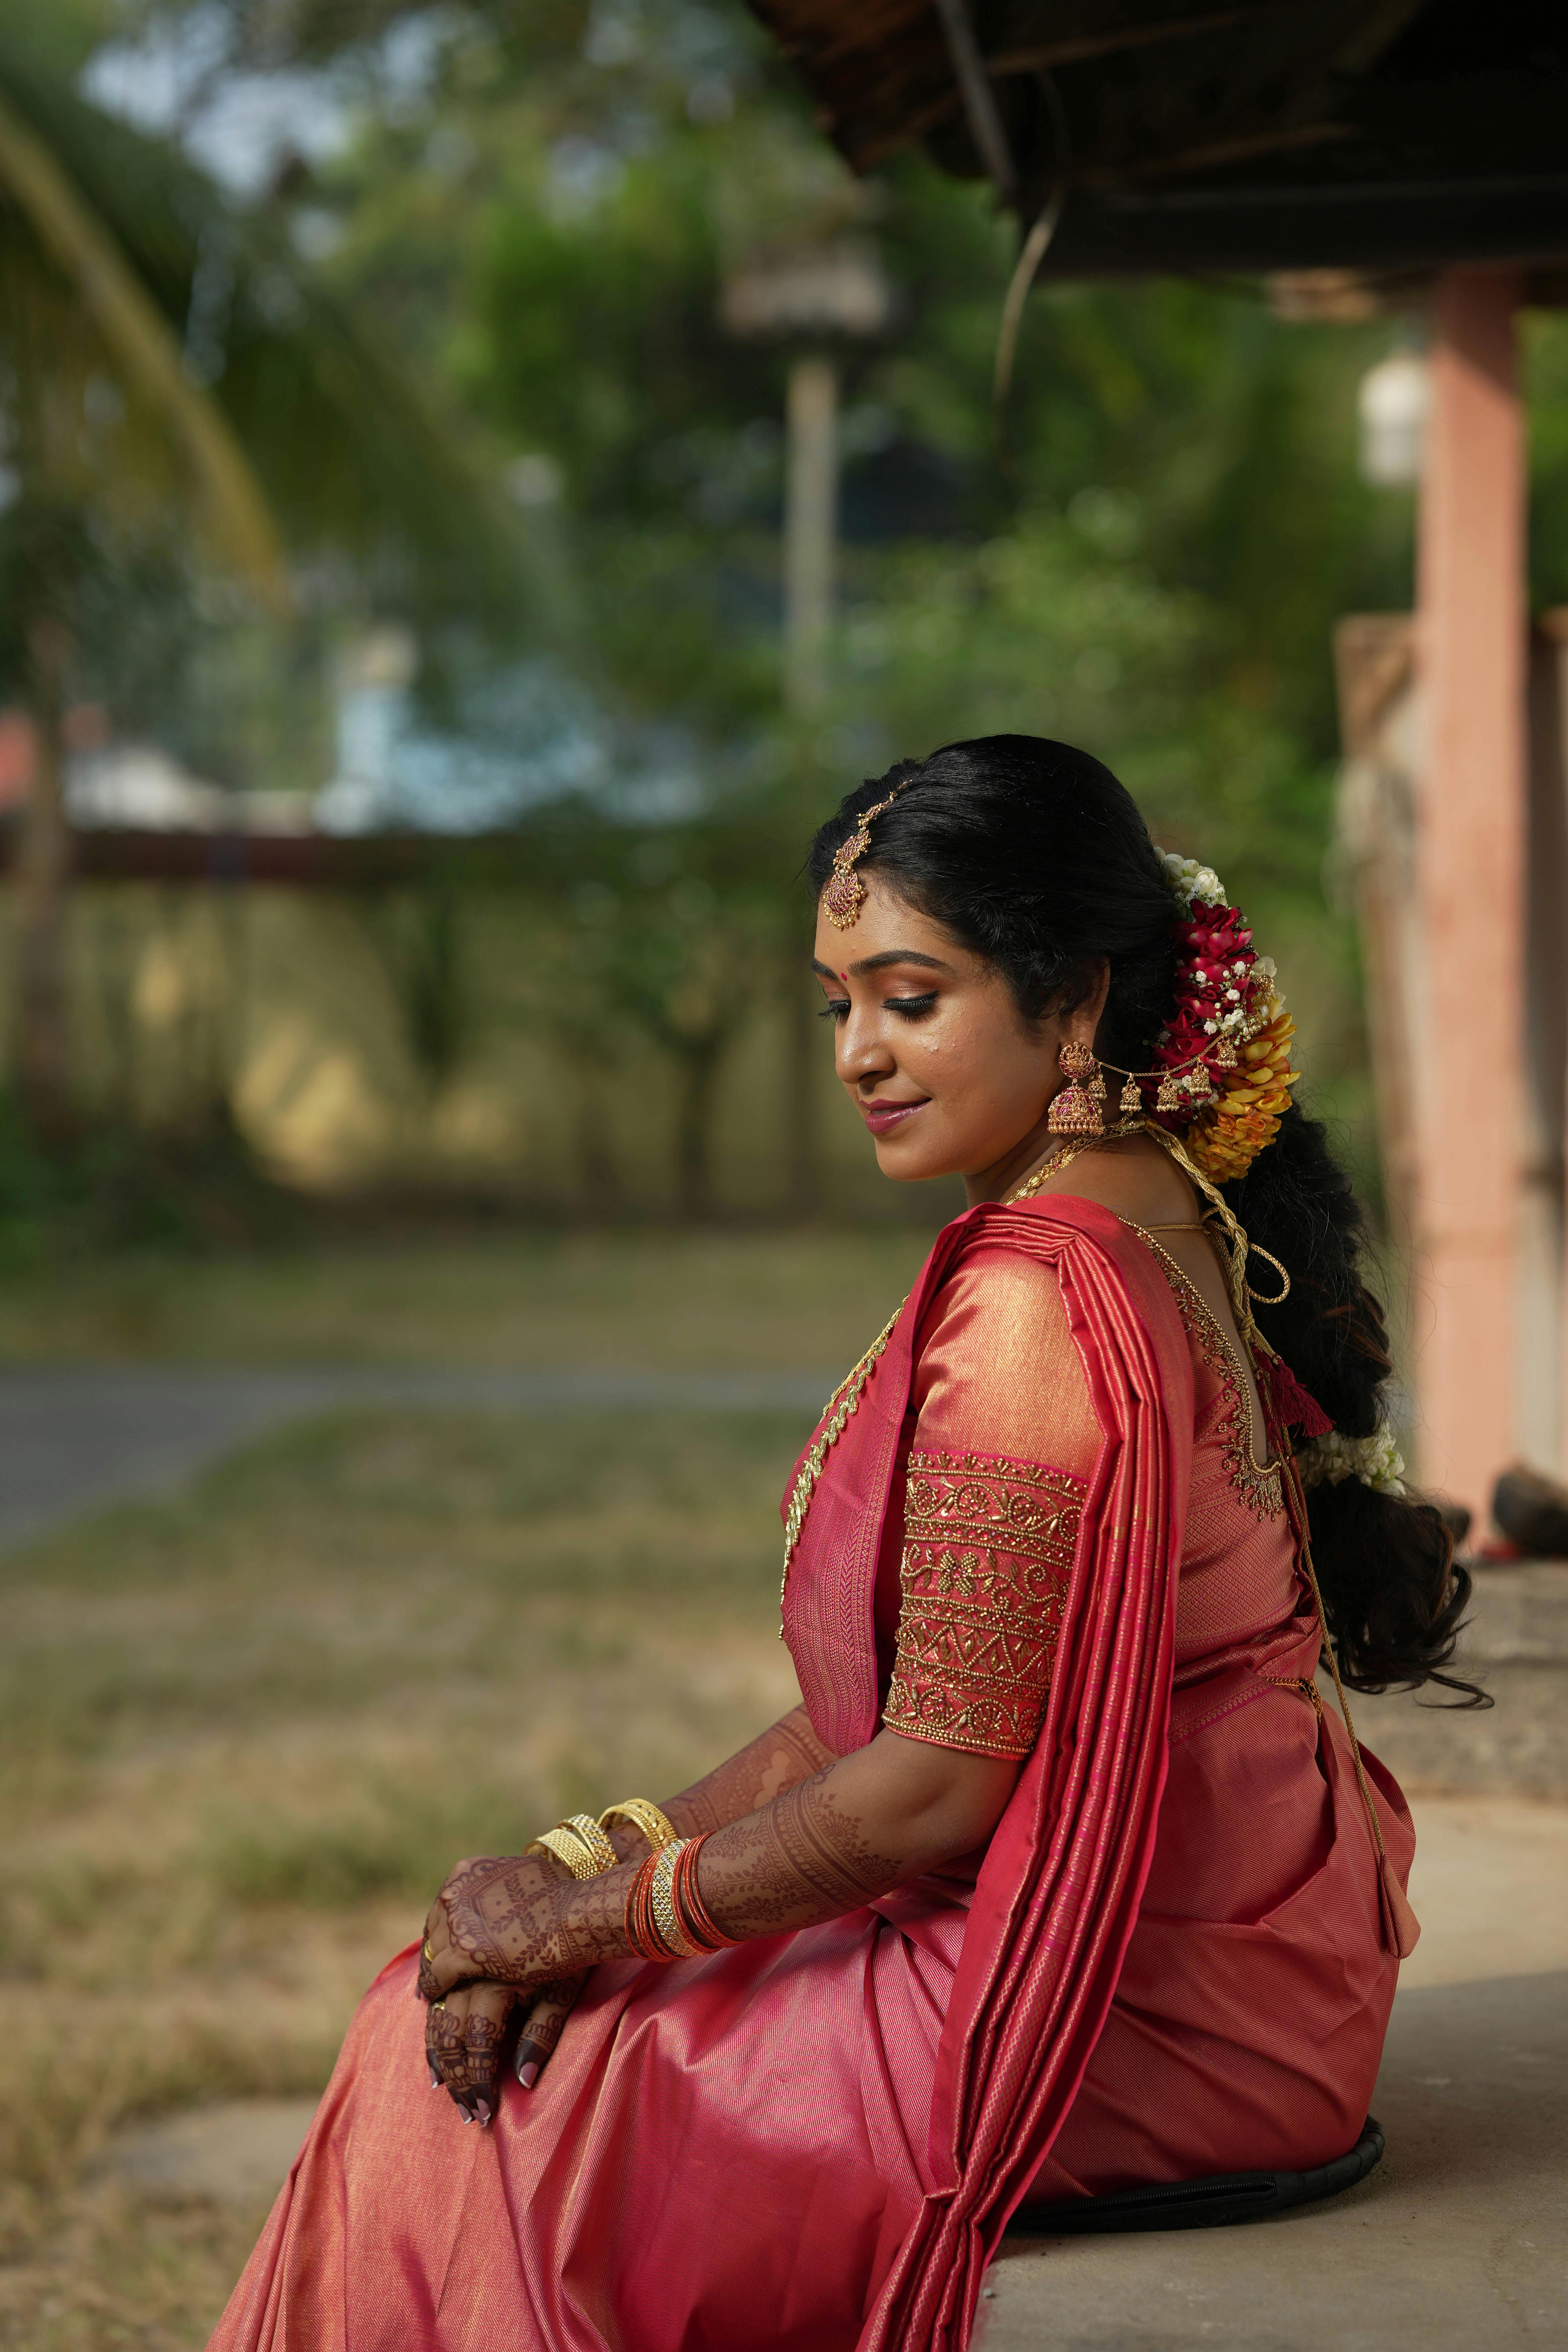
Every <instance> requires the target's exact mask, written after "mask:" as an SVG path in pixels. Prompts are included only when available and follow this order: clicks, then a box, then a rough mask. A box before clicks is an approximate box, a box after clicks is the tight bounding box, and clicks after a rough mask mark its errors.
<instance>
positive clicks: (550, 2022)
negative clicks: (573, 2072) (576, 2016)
mask: <svg viewBox="0 0 1568 2352" xmlns="http://www.w3.org/2000/svg"><path fill="white" fill-rule="evenodd" d="M587 1981H588V1977H587V1972H586V1970H584V1973H583V1974H582V1975H581V1976H575V1977H563V1978H562V1979H560V1981H559V1982H558V1983H555V1984H542V1985H541V1986H540V1987H539V1989H538V1990H537V1991H536V1992H535V1994H534V1997H533V2006H532V2008H531V2010H530V2011H529V2012H528V2015H527V2016H526V2018H525V2019H524V2020H523V2024H522V2032H521V2033H520V2034H519V2036H518V2042H517V2054H516V2056H515V2058H514V2059H513V2061H512V2072H513V2073H514V2074H516V2076H517V2079H518V2081H519V2082H520V2083H521V2084H522V2087H523V2089H524V2090H525V2091H531V2090H532V2088H533V2086H534V2084H535V2083H537V2082H538V2080H539V2077H540V2074H541V2071H542V2069H543V2067H544V2066H545V2065H546V2064H547V2063H549V2060H550V2058H551V2056H552V2053H553V2052H554V2050H555V2048H556V2045H557V2043H558V2042H560V2040H561V2036H562V2035H563V2032H565V2030H566V2021H567V2019H568V2018H569V2017H570V2016H571V2014H572V2011H573V2010H574V2008H575V2007H576V2005H577V2001H578V1999H579V1997H580V1995H581V1993H582V1990H583V1988H584V1985H585V1984H586V1983H587Z"/></svg>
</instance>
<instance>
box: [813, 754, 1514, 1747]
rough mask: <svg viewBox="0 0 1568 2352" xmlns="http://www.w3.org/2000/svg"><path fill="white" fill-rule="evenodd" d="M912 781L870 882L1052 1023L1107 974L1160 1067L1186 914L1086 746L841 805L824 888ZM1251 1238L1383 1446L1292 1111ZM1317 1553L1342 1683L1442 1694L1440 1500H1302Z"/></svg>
mask: <svg viewBox="0 0 1568 2352" xmlns="http://www.w3.org/2000/svg"><path fill="white" fill-rule="evenodd" d="M896 784H907V785H909V786H910V789H909V790H908V791H905V792H903V793H900V796H899V798H898V799H897V800H896V801H895V802H894V803H893V805H892V806H891V808H889V810H888V811H887V812H886V814H884V815H882V816H880V817H879V818H878V820H877V823H876V825H875V826H874V828H873V829H872V835H871V845H870V847H869V849H868V851H867V852H866V853H865V855H864V856H862V857H861V858H860V859H859V860H858V866H857V871H858V872H861V873H868V872H872V871H875V872H878V873H879V874H881V875H883V876H885V877H886V879H887V880H888V882H889V885H890V886H891V887H893V888H894V889H895V890H896V891H897V892H898V894H899V896H900V898H904V899H906V900H908V902H909V903H910V905H911V906H913V907H917V908H919V909H920V911H921V913H922V914H925V915H927V916H929V917H930V918H931V919H932V920H933V921H934V922H938V923H941V924H942V927H943V929H946V930H948V931H950V932H951V933H952V936H953V937H954V938H955V939H957V940H962V941H963V945H964V946H965V947H967V948H969V949H971V950H973V952H974V953H976V954H978V955H981V956H984V958H985V960H986V961H988V962H990V963H992V964H994V966H995V967H996V969H997V970H998V971H1000V972H1001V973H1002V974H1003V976H1004V977H1005V980H1006V981H1007V982H1008V985H1009V986H1010V988H1011V989H1012V992H1013V994H1014V998H1015V1000H1016V1003H1017V1005H1018V1009H1019V1011H1020V1013H1022V1014H1023V1015H1024V1017H1025V1018H1026V1020H1031V1021H1033V1020H1037V1019H1039V1018H1040V1017H1041V1015H1042V1014H1044V1013H1047V1012H1053V1011H1062V1010H1066V1009H1070V1007H1071V1006H1072V1005H1074V1004H1075V1003H1081V1002H1082V1000H1083V998H1084V997H1085V996H1086V995H1087V994H1088V992H1089V990H1090V988H1091V987H1092V986H1093V984H1094V979H1095V975H1096V973H1097V971H1098V970H1099V968H1100V963H1101V961H1103V962H1104V963H1106V964H1108V965H1109V967H1110V989H1109V992H1108V995H1107V998H1106V1003H1105V1011H1104V1013H1103V1015H1102V1017H1101V1020H1100V1028H1099V1031H1098V1033H1097V1038H1096V1043H1097V1045H1098V1047H1099V1050H1100V1053H1101V1054H1102V1055H1103V1056H1104V1057H1105V1058H1106V1059H1107V1060H1109V1061H1111V1062H1114V1063H1118V1064H1120V1065H1121V1066H1123V1067H1126V1068H1132V1069H1142V1068H1146V1067H1147V1066H1149V1064H1150V1062H1151V1060H1152V1052H1151V1048H1152V1044H1153V1041H1154V1039H1155V1037H1156V1035H1157V1034H1158V1033H1159V1031H1160V1030H1161V1028H1162V1027H1163V1025H1164V1023H1165V1021H1166V1018H1167V1016H1168V1014H1169V1013H1170V1012H1171V1010H1172V1005H1173V979H1174V972H1175V961H1176V949H1175V929H1174V909H1173V900H1172V896H1171V891H1170V888H1169V886H1168V884H1167V882H1166V879H1165V876H1164V871H1163V867H1162V866H1161V864H1160V860H1159V857H1158V856H1157V855H1156V854H1155V851H1154V848H1153V845H1152V843H1151V841H1150V838H1149V834H1148V828H1147V827H1146V826H1145V824H1144V823H1143V819H1142V815H1141V814H1140V813H1139V810H1138V807H1137V804H1136V803H1135V802H1134V801H1133V800H1132V798H1131V794H1130V793H1128V792H1127V791H1126V790H1125V789H1124V788H1123V786H1122V785H1121V784H1120V783H1119V782H1117V780H1116V778H1115V777H1114V776H1113V775H1112V774H1111V772H1110V769H1109V768H1106V767H1104V766H1102V765H1101V763H1100V761H1098V760H1096V759H1093V758H1091V757H1090V755H1089V753H1088V752H1087V751H1075V750H1074V749H1073V748H1072V746H1071V745H1070V744H1067V743H1055V742H1051V741H1049V740H1047V739H1045V738H1043V737H1039V736H1033V735H991V736H984V737H981V738H979V739H977V740H974V741H972V742H966V743H950V744H948V745H946V746H945V747H944V749H942V751H934V752H932V753H931V757H930V758H929V759H926V760H903V761H900V762H899V763H898V764H897V766H895V767H893V768H890V769H889V772H888V773H887V774H886V775H885V776H880V777H878V778H877V779H875V780H874V781H873V782H867V783H864V784H861V785H859V786H858V788H857V790H856V791H854V792H852V793H848V794H847V797H846V798H845V800H844V802H843V803H842V804H841V806H840V807H839V809H838V811H837V814H835V815H834V816H832V817H830V818H829V819H828V821H827V823H826V824H825V825H823V826H822V828H821V829H820V831H819V832H818V834H817V835H816V840H815V841H814V843H813V844H812V848H811V855H810V857H809V859H808V860H807V872H808V874H809V876H810V878H811V881H812V884H813V887H815V888H816V891H818V892H819V893H820V891H821V889H822V887H823V886H824V884H825V883H826V879H827V877H828V874H829V873H830V871H831V869H832V864H833V854H834V852H835V850H836V849H837V847H838V845H839V844H840V843H841V842H843V841H844V840H845V839H847V836H848V835H849V834H850V833H851V832H853V830H854V828H855V824H856V820H857V819H858V816H859V814H860V812H861V811H862V810H863V809H865V808H868V807H869V806H870V805H871V804H872V803H873V802H875V801H879V800H882V799H885V798H886V796H887V795H888V793H889V792H891V791H892V789H893V787H894V786H895V785H896ZM1221 1190H1222V1191H1223V1192H1224V1194H1225V1197H1226V1201H1227V1202H1229V1203H1230V1206H1231V1208H1232V1209H1233V1210H1234V1212H1235V1213H1236V1216H1237V1220H1238V1222H1239V1223H1241V1224H1242V1225H1243V1226H1244V1227H1245V1228H1246V1230H1247V1234H1248V1235H1249V1237H1250V1238H1251V1239H1252V1240H1253V1241H1255V1242H1258V1243H1259V1244H1261V1245H1262V1246H1263V1247H1264V1248H1266V1249H1268V1250H1270V1251H1272V1252H1273V1254H1274V1255H1275V1256H1277V1257H1278V1258H1279V1259H1280V1260H1281V1261H1282V1262H1283V1263H1284V1265H1287V1266H1288V1267H1289V1271H1290V1276H1291V1288H1290V1295H1289V1298H1288V1299H1286V1300H1285V1302H1284V1303H1283V1304H1282V1305H1280V1306H1279V1307H1259V1308H1258V1327H1259V1328H1260V1329H1261V1331H1262V1332H1263V1335H1264V1337H1265V1338H1266V1339H1268V1342H1269V1345H1270V1346H1271V1347H1273V1348H1276V1349H1278V1350H1279V1354H1280V1355H1281V1356H1283V1357H1284V1359H1285V1360H1286V1362H1287V1363H1288V1364H1289V1366H1290V1369H1291V1370H1292V1371H1293V1372H1294V1373H1295V1374H1296V1377H1297V1378H1298V1380H1300V1381H1301V1383H1302V1384H1303V1385H1304V1386H1305V1387H1306V1388H1308V1389H1309V1390H1310V1391H1311V1393H1312V1394H1313V1395H1314V1396H1315V1397H1316V1398H1317V1399H1318V1402H1320V1403H1321V1405H1322V1407H1323V1409H1324V1411H1325V1412H1328V1413H1329V1414H1330V1415H1331V1418H1332V1421H1333V1423H1334V1426H1335V1428H1336V1429H1338V1430H1341V1431H1342V1432H1343V1433H1344V1434H1345V1435H1346V1436H1347V1437H1369V1436H1371V1435H1372V1433H1373V1431H1374V1430H1375V1429H1376V1428H1377V1427H1378V1425H1379V1423H1380V1422H1381V1421H1382V1420H1384V1418H1385V1412H1384V1396H1385V1391H1386V1385H1387V1382H1388V1380H1389V1377H1390V1370H1391V1366H1390V1360H1389V1351H1388V1339H1387V1331H1386V1327H1385V1324H1384V1314H1383V1309H1382V1307H1380V1306H1379V1304H1378V1302H1377V1299H1376V1298H1375V1297H1373V1293H1372V1291H1371V1290H1370V1289H1369V1288H1368V1286H1367V1282H1366V1278H1365V1251H1366V1228H1365V1223H1364V1219H1363V1214H1362V1211H1361V1208H1360V1205H1359V1203H1358V1202H1357V1201H1356V1199H1355V1195H1354V1193H1353V1192H1352V1189H1351V1185H1350V1181H1349V1179H1348V1178H1347V1177H1346V1176H1345V1174H1344V1172H1343V1171H1342V1169H1341V1167H1340V1165H1339V1163H1338V1161H1337V1160H1335V1158H1334V1156H1333V1153H1332V1151H1331V1148H1330V1145H1329V1139H1328V1135H1327V1133H1326V1131H1325V1129H1323V1127H1322V1126H1321V1124H1320V1123H1319V1122H1318V1121H1317V1120H1315V1119H1312V1118H1308V1117H1307V1116H1306V1114H1305V1113H1304V1112H1303V1111H1301V1110H1300V1109H1299V1108H1296V1107H1295V1106H1294V1105H1292V1106H1291V1108H1290V1109H1289V1110H1288V1111H1287V1112H1286V1114H1285V1116H1284V1117H1283V1118H1282V1119H1281V1121H1280V1126H1279V1134H1278V1136H1277V1137H1276V1138H1275V1139H1274V1141H1273V1143H1271V1144H1270V1145H1269V1147H1268V1150H1265V1151H1263V1152H1261V1153H1259V1155H1258V1158H1257V1160H1254V1161H1253V1163H1252V1166H1251V1167H1250V1168H1249V1169H1248V1170H1247V1174H1246V1175H1245V1176H1243V1177H1241V1178H1240V1179H1239V1180H1238V1181H1236V1182H1234V1183H1231V1184H1226V1185H1224V1186H1222V1187H1221ZM1308 1510H1309V1516H1310V1524H1311V1533H1312V1549H1313V1555H1314V1558H1315V1560H1316V1563H1317V1569H1318V1579H1319V1582H1320V1584H1321V1588H1322V1594H1323V1606H1324V1612H1325V1613H1326V1615H1327V1617H1328V1621H1329V1627H1330V1631H1331V1633H1332V1636H1333V1641H1334V1646H1335V1649H1336V1651H1337V1653H1338V1656H1339V1663H1340V1671H1341V1673H1342V1675H1343V1678H1344V1680H1345V1682H1346V1683H1347V1684H1349V1685H1350V1686H1351V1687H1352V1689H1354V1690H1360V1691H1384V1690H1389V1689H1405V1690H1408V1689H1415V1688H1417V1687H1418V1686H1419V1685H1422V1684H1424V1683H1428V1682H1434V1683H1440V1684H1443V1685H1446V1686H1447V1688H1449V1689H1451V1690H1456V1691H1459V1692H1462V1693H1464V1694H1466V1699H1465V1703H1466V1704H1467V1705H1469V1706H1482V1705H1489V1704H1490V1701H1489V1700H1488V1699H1487V1698H1486V1697H1485V1696H1484V1694H1483V1693H1481V1692H1480V1691H1479V1690H1478V1689H1477V1688H1476V1687H1475V1685H1473V1684H1470V1683H1466V1682H1462V1681H1460V1680H1458V1678H1457V1677H1456V1676H1454V1675H1449V1674H1446V1673H1445V1672H1444V1671H1443V1669H1444V1668H1445V1667H1446V1666H1447V1664H1449V1662H1450V1661H1451V1659H1452V1657H1453V1654H1454V1647H1455V1643H1456V1640H1457V1638H1458V1633H1459V1630H1460V1622H1461V1619H1462V1617H1463V1614H1464V1611H1465V1608H1466V1606H1467V1604H1468V1601H1469V1597H1470V1589H1471V1587H1470V1578H1469V1574H1468V1570H1466V1569H1465V1568H1463V1567H1462V1566H1461V1565H1459V1564H1458V1563H1457V1562H1456V1560H1455V1559H1454V1544H1453V1538H1452V1536H1451V1535H1450V1533H1449V1531H1448V1528H1447V1526H1446V1524H1445V1522H1444V1520H1443V1518H1442V1516H1441V1514H1440V1513H1439V1512H1438V1511H1437V1510H1436V1507H1434V1506H1433V1505H1432V1504H1430V1503H1426V1502H1422V1501H1418V1500H1415V1499H1405V1500H1401V1499H1400V1498H1399V1497H1398V1496H1392V1495H1386V1494H1382V1493H1379V1492H1377V1491H1376V1490H1375V1489H1373V1487H1370V1486H1364V1485H1363V1483H1362V1482H1361V1481H1360V1480H1358V1479H1355V1478H1346V1479H1344V1480H1342V1482H1341V1483H1340V1484H1339V1485H1337V1486H1331V1485H1327V1484H1325V1485H1322V1486H1316V1487H1314V1488H1313V1489H1312V1491H1311V1493H1310V1496H1309V1497H1308Z"/></svg>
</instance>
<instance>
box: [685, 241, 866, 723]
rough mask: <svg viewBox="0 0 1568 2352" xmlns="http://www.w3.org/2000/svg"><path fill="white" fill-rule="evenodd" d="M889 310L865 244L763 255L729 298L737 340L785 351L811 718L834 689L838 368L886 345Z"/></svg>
mask: <svg viewBox="0 0 1568 2352" xmlns="http://www.w3.org/2000/svg"><path fill="white" fill-rule="evenodd" d="M891 310H892V301H891V297H890V294H889V288H888V282H887V279H886V278H884V277H883V275H882V271H881V268H880V266H879V262H878V260H877V255H876V249H875V247H873V246H872V245H871V244H870V243H869V242H868V240H867V239H865V238H861V237H846V238H839V239H837V240H835V241H833V242H831V243H817V244H810V245H798V244H797V245H783V246H773V247H769V248H768V249H767V250H766V251H765V252H763V253H759V254H757V255H756V256H754V257H753V258H752V260H751V261H749V262H747V263H746V264H745V266H744V267H743V268H740V269H738V270H737V271H736V272H735V273H734V275H733V277H731V278H730V279H729V281H728V282H727V284H726V285H725V288H724V293H723V300H722V304H721V317H722V319H723V322H724V325H725V326H726V327H727V328H728V329H729V331H730V332H731V334H732V335H736V336H740V337H743V338H746V339H747V340H752V339H754V340H756V341H770V342H776V343H784V344H788V345H789V346H790V347H791V352H792V355H791V359H790V370H789V384H788V390H787V393H786V394H785V401H784V421H785V426H786V434H787V442H786V473H785V483H784V704H785V707H786V709H789V710H790V711H791V712H793V713H795V715H797V716H800V717H803V718H806V717H810V716H811V715H812V714H813V713H814V712H816V711H818V710H820V709H821V708H822V706H823V704H824V703H825V702H826V699H827V694H828V689H829V686H830V683H831V652H832V639H833V588H834V568H835V562H834V559H835V551H836V548H837V537H838V362H837V352H838V351H839V350H840V349H841V348H842V347H843V345H844V344H846V343H848V342H856V341H868V340H869V339H870V338H871V337H872V336H875V335H879V334H881V333H882V332H883V331H884V329H885V328H886V327H887V324H888V321H889V317H890V315H891Z"/></svg>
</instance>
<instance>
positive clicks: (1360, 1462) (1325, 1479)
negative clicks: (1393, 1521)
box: [1296, 1422, 1405, 1499]
mask: <svg viewBox="0 0 1568 2352" xmlns="http://www.w3.org/2000/svg"><path fill="white" fill-rule="evenodd" d="M1296 1466H1297V1468H1298V1470H1299V1471H1300V1475H1301V1484H1302V1486H1339V1485H1341V1484H1342V1481H1343V1480H1345V1479H1346V1478H1356V1479H1359V1480H1360V1482H1361V1484H1362V1485H1363V1486H1370V1487H1372V1488H1373V1492H1374V1493H1376V1494H1379V1495H1392V1496H1394V1497H1395V1499H1398V1498H1400V1497H1402V1496H1404V1493H1405V1457H1404V1455H1403V1454H1401V1453H1400V1451H1399V1448H1398V1446H1397V1445H1396V1444H1394V1432H1393V1430H1392V1429H1390V1428H1389V1426H1388V1423H1386V1422H1384V1423H1383V1424H1382V1426H1381V1427H1380V1428H1378V1429H1374V1430H1373V1433H1372V1435H1371V1436H1370V1437H1345V1436H1343V1435H1342V1433H1341V1432H1340V1431H1339V1430H1337V1429H1331V1430H1330V1432H1329V1433H1328V1435H1327V1436H1326V1437H1314V1438H1313V1439H1312V1440H1311V1442H1310V1444H1306V1445H1303V1446H1302V1447H1301V1449H1300V1453H1299V1454H1297V1456H1296Z"/></svg>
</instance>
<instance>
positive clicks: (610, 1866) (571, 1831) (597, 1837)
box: [525, 1813, 621, 1878]
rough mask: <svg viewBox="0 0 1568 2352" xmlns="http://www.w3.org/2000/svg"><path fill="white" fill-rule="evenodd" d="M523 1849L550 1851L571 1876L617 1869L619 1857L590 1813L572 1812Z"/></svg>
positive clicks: (577, 1876)
mask: <svg viewBox="0 0 1568 2352" xmlns="http://www.w3.org/2000/svg"><path fill="white" fill-rule="evenodd" d="M525 1851H526V1852H527V1853H552V1854H553V1855H554V1856H555V1858H556V1860H557V1862H563V1863H564V1864H566V1867H567V1869H568V1870H569V1871H570V1872H571V1873H572V1875H573V1877H574V1878H597V1877H598V1875H599V1874H600V1872H601V1871H604V1870H614V1869H616V1867H617V1866H618V1864H619V1863H620V1859H621V1858H620V1855H619V1854H618V1853H616V1849H615V1847H614V1846H613V1845H612V1844H611V1843H610V1841H609V1839H608V1838H607V1837H606V1836H605V1832H604V1831H603V1830H602V1829H601V1828H600V1827H599V1824H598V1822H596V1821H595V1819H594V1817H593V1815H592V1813H573V1814H571V1815H570V1816H569V1817H568V1819H567V1820H565V1821H563V1822H556V1824H555V1827H554V1828H553V1829H552V1830H546V1831H545V1832H544V1833H543V1835H542V1836H541V1837H536V1838H535V1839H534V1841H533V1843H532V1844H531V1845H530V1846H529V1847H527V1848H526V1849H525Z"/></svg>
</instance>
